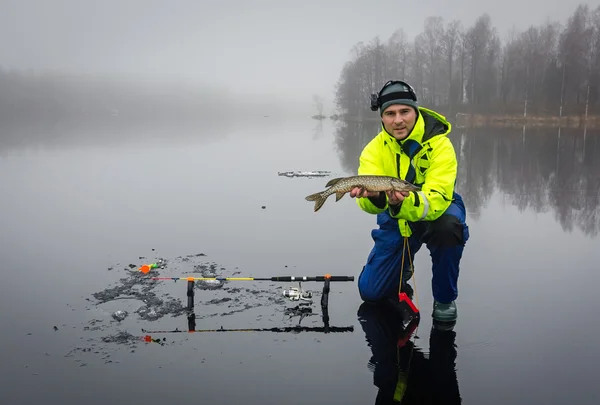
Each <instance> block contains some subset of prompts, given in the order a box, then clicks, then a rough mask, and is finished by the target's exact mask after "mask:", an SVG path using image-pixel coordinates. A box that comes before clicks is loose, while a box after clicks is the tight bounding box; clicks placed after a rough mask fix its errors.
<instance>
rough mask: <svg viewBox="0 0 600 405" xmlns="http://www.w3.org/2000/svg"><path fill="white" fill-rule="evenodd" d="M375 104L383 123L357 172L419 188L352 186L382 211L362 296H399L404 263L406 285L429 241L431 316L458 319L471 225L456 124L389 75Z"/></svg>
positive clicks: (369, 208) (361, 200) (374, 210)
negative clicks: (453, 138)
mask: <svg viewBox="0 0 600 405" xmlns="http://www.w3.org/2000/svg"><path fill="white" fill-rule="evenodd" d="M371 109H372V110H373V111H376V110H377V109H379V112H380V115H381V120H382V129H381V132H379V134H377V136H375V138H373V139H372V140H371V141H370V142H369V143H368V144H367V145H366V146H365V148H364V149H363V151H362V153H361V155H360V162H359V168H358V174H359V175H363V174H371V175H387V176H394V177H399V178H401V179H405V180H407V181H409V182H411V183H413V184H416V185H418V186H420V187H421V191H419V192H410V193H409V192H397V191H396V192H394V191H392V192H388V193H384V192H369V191H364V192H363V193H362V194H360V189H359V188H355V189H353V190H352V191H351V192H350V196H351V197H354V198H357V204H358V206H359V207H360V208H361V209H362V210H364V211H366V212H368V213H371V214H376V215H377V224H378V225H379V229H374V230H373V231H372V233H371V235H372V237H373V240H374V242H375V244H374V247H373V249H372V250H371V252H370V254H369V256H368V258H367V263H366V265H365V266H364V268H363V270H362V272H361V274H360V276H359V279H358V288H359V291H360V294H361V297H362V299H363V300H364V301H379V300H384V299H389V298H392V299H393V298H394V297H396V300H397V297H398V291H399V290H400V271H401V270H402V282H403V287H404V283H405V282H406V281H408V279H409V278H410V277H411V276H412V269H411V266H410V264H411V263H412V262H413V258H414V254H415V253H416V252H417V251H418V250H419V249H420V248H421V246H422V244H423V243H425V244H426V246H427V248H428V249H429V251H430V254H431V260H432V272H433V277H432V284H431V286H432V292H433V298H434V304H433V312H432V316H433V318H434V321H439V322H455V321H456V319H457V309H456V303H455V300H456V298H457V296H458V286H457V283H458V273H459V265H460V260H461V257H462V253H463V248H464V246H465V243H466V241H467V240H468V238H469V229H468V226H467V224H466V210H465V206H464V204H463V202H462V198H461V197H460V195H458V194H457V193H456V192H455V191H454V185H455V182H456V174H457V161H456V154H455V151H454V147H453V146H452V143H451V142H450V139H449V138H448V137H447V135H448V134H449V133H450V131H451V124H450V123H449V122H448V121H446V119H445V118H444V117H443V116H441V115H440V114H438V113H436V112H435V111H432V110H430V109H426V108H423V107H420V106H419V105H418V102H417V97H416V94H415V92H414V90H413V89H412V87H411V86H410V85H409V84H407V83H405V82H401V81H389V82H388V83H386V84H385V85H384V86H383V88H382V89H381V91H380V92H379V94H377V95H373V96H372V99H371ZM405 237H406V238H408V243H407V245H408V246H407V248H406V247H404V238H405ZM403 250H404V253H403ZM409 251H410V255H408V252H409ZM409 256H410V257H409ZM401 263H404V266H403V268H402V269H401V267H402V266H401Z"/></svg>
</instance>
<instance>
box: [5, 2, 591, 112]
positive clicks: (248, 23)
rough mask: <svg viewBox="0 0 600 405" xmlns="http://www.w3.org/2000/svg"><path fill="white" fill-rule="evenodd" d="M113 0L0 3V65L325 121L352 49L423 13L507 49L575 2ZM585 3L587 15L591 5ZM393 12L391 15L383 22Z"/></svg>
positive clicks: (407, 25)
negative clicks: (492, 36) (302, 112)
mask: <svg viewBox="0 0 600 405" xmlns="http://www.w3.org/2000/svg"><path fill="white" fill-rule="evenodd" d="M115 4H117V3H112V4H110V3H107V2H103V3H89V2H86V3H80V2H76V1H69V0H58V1H54V2H31V1H19V2H16V1H6V2H4V5H5V6H4V10H3V13H2V15H0V34H1V35H0V46H2V48H3V50H4V52H3V58H2V59H1V60H0V67H1V68H2V69H3V70H4V71H13V70H17V71H22V72H27V71H30V72H35V73H36V74H45V73H46V72H59V73H60V74H65V75H83V76H89V77H109V78H116V79H119V80H124V81H132V82H138V83H160V84H168V85H178V86H185V87H188V86H189V87H197V88H199V89H212V90H214V91H218V92H224V93H227V94H233V95H245V96H247V97H260V96H261V95H263V96H265V97H275V96H276V97H277V99H278V100H286V101H290V102H299V103H303V104H304V103H306V105H308V106H310V105H311V102H312V101H311V97H312V95H313V94H318V95H320V96H321V97H323V99H324V104H325V111H326V114H330V113H333V111H332V109H333V99H334V92H335V85H336V83H337V81H338V80H339V78H340V74H341V72H342V69H343V66H344V64H345V63H346V62H347V61H348V60H349V59H351V55H352V49H353V47H354V46H356V45H357V44H359V43H368V42H369V41H371V40H373V39H374V38H379V39H380V40H382V41H387V40H388V39H389V38H390V37H391V36H392V35H393V33H394V32H395V31H396V30H398V29H400V28H401V29H402V30H403V31H404V32H405V33H406V35H407V38H408V39H409V40H412V39H414V38H415V37H416V36H417V35H419V33H421V32H422V31H423V29H424V23H425V20H426V19H427V18H428V17H430V16H437V15H439V16H441V17H442V18H443V20H444V22H446V23H447V22H450V21H452V20H458V21H460V22H461V23H462V24H463V25H464V26H471V25H472V24H473V23H474V22H475V21H476V20H477V18H478V17H480V16H481V15H483V14H488V15H489V16H490V17H491V21H492V26H493V27H494V28H495V29H496V30H497V33H498V36H499V38H500V40H501V42H502V44H505V43H506V41H507V38H509V37H510V35H511V32H513V31H516V32H523V31H525V30H526V29H527V28H528V27H529V26H531V25H536V26H537V25H541V24H544V23H545V22H548V21H556V22H558V23H560V24H565V23H566V21H567V19H568V17H569V16H570V15H571V14H572V13H573V12H574V11H575V9H576V7H577V5H578V4H579V2H573V3H565V2H561V3H558V4H556V5H553V7H552V8H547V7H540V5H541V4H537V3H535V2H532V3H528V4H523V3H522V2H519V3H516V2H515V3H514V6H518V9H519V13H517V14H513V13H512V12H511V7H510V6H511V4H510V2H503V3H501V4H499V3H495V2H478V3H476V4H473V5H472V4H468V3H466V2H465V3H464V4H463V2H462V1H458V2H455V3H453V7H452V8H447V9H443V8H442V7H441V5H442V3H441V2H438V1H431V2H428V3H426V4H420V5H419V7H418V8H414V7H408V6H407V5H402V4H399V3H397V2H392V1H381V2H377V3H364V4H356V5H352V6H349V5H348V3H347V2H334V1H332V2H327V3H322V2H319V3H316V2H315V3H306V2H305V3H303V4H302V5H301V6H297V5H295V4H294V5H293V3H291V2H290V3H285V2H284V3H282V2H274V1H273V2H272V1H261V2H253V3H252V4H246V3H243V2H241V3H231V2H230V3H223V4H221V5H218V4H213V3H204V4H199V3H197V2H180V3H178V5H177V6H173V5H170V4H169V5H167V4H166V3H163V2H158V1H144V2H138V1H130V2H126V3H118V7H116V6H115ZM542 4H545V3H542ZM585 4H588V5H589V6H590V8H591V9H594V8H595V7H596V5H597V4H598V2H596V3H594V2H588V3H585ZM528 8H529V9H528ZM540 10H542V11H540ZM394 14H397V15H398V16H399V17H398V18H393V17H391V18H389V19H390V22H389V23H386V22H385V21H384V18H388V16H390V15H392V16H393V15H394ZM17 43H18V44H19V46H15V44H17Z"/></svg>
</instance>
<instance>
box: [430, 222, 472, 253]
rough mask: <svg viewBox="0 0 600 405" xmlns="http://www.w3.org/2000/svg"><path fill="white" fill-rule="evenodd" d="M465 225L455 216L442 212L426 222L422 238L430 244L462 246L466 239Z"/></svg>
mask: <svg viewBox="0 0 600 405" xmlns="http://www.w3.org/2000/svg"><path fill="white" fill-rule="evenodd" d="M466 227H467V225H466V224H464V223H462V222H461V221H460V219H459V218H457V217H456V216H454V215H449V214H444V215H442V216H441V217H439V218H438V219H436V220H435V221H432V222H430V223H429V224H428V227H427V228H428V229H427V231H426V232H425V235H424V237H423V239H424V242H425V243H427V244H428V245H431V246H441V247H450V246H462V245H464V244H465V243H466V241H467V239H468V231H467V228H466Z"/></svg>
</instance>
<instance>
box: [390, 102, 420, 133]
mask: <svg viewBox="0 0 600 405" xmlns="http://www.w3.org/2000/svg"><path fill="white" fill-rule="evenodd" d="M381 119H382V121H383V126H384V128H385V130H386V131H387V132H388V133H389V134H390V135H392V136H393V137H394V138H396V139H397V140H399V141H401V140H403V139H404V138H406V137H407V136H408V134H410V132H411V131H412V129H413V127H414V126H415V122H417V112H416V111H415V109H414V108H412V107H411V106H408V105H403V104H392V105H391V106H389V107H388V108H386V109H385V111H383V115H382V116H381Z"/></svg>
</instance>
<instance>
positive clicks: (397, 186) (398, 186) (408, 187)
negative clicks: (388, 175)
mask: <svg viewBox="0 0 600 405" xmlns="http://www.w3.org/2000/svg"><path fill="white" fill-rule="evenodd" d="M392 187H393V188H394V190H395V191H420V190H421V187H419V186H415V185H414V184H412V183H410V182H408V181H406V180H402V179H393V180H392Z"/></svg>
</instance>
